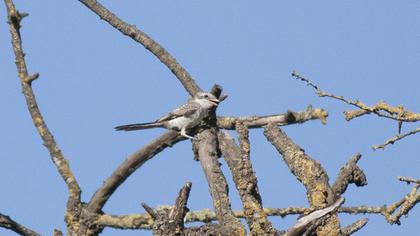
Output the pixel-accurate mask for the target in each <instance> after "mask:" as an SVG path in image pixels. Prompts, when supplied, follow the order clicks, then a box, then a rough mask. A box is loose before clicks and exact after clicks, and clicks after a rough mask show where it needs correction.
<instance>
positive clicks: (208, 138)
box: [193, 128, 245, 235]
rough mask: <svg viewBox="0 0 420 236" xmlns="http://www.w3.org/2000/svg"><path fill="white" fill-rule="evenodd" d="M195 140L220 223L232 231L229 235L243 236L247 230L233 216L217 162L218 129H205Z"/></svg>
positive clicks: (226, 189)
mask: <svg viewBox="0 0 420 236" xmlns="http://www.w3.org/2000/svg"><path fill="white" fill-rule="evenodd" d="M194 139H195V140H193V150H194V153H195V156H196V159H198V160H199V161H200V164H201V167H202V168H203V171H204V173H205V175H206V178H207V183H208V185H209V191H210V194H211V196H212V199H213V206H214V209H215V212H216V217H217V219H218V221H219V222H220V224H221V225H222V226H224V227H226V230H227V232H229V231H230V233H229V234H232V235H243V234H244V233H245V229H244V228H243V226H242V225H241V224H240V222H239V221H238V220H237V219H236V218H235V217H234V216H233V212H232V209H231V205H230V201H229V196H228V194H229V188H228V184H227V182H226V178H225V176H224V175H223V172H222V170H221V168H220V163H219V161H218V160H217V158H218V149H217V146H218V144H217V142H218V141H217V130H216V128H208V129H205V130H203V131H201V132H199V133H198V134H196V135H195V136H194Z"/></svg>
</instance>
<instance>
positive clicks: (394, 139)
mask: <svg viewBox="0 0 420 236" xmlns="http://www.w3.org/2000/svg"><path fill="white" fill-rule="evenodd" d="M418 132H420V128H417V129H414V130H412V131H410V132H408V133H405V134H399V135H397V136H395V137H393V138H390V139H388V140H387V141H385V142H384V143H383V144H379V145H375V146H373V147H372V148H373V150H377V149H385V147H386V146H387V145H389V144H394V143H395V142H397V141H399V140H401V139H403V138H405V137H407V136H410V135H413V134H416V133H418Z"/></svg>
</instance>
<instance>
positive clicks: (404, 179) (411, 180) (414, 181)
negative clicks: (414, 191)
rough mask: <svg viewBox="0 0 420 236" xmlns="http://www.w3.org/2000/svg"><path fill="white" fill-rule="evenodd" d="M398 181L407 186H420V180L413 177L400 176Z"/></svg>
mask: <svg viewBox="0 0 420 236" xmlns="http://www.w3.org/2000/svg"><path fill="white" fill-rule="evenodd" d="M397 179H398V180H399V181H402V182H406V183H407V184H420V179H415V178H412V177H403V176H398V177H397Z"/></svg>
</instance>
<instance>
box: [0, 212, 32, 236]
mask: <svg viewBox="0 0 420 236" xmlns="http://www.w3.org/2000/svg"><path fill="white" fill-rule="evenodd" d="M0 227H1V228H6V229H10V230H12V231H14V232H15V233H17V234H19V235H24V236H40V234H38V233H37V232H35V231H33V230H31V229H29V228H27V227H25V226H23V225H21V224H19V223H17V222H16V221H14V220H12V219H11V218H10V217H9V216H7V215H3V214H1V213H0Z"/></svg>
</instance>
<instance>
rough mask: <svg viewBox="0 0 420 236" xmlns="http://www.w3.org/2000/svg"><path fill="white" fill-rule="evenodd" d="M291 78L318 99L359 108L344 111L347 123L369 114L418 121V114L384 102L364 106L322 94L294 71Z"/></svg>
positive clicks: (335, 96) (341, 97)
mask: <svg viewBox="0 0 420 236" xmlns="http://www.w3.org/2000/svg"><path fill="white" fill-rule="evenodd" d="M292 76H293V77H294V78H295V79H297V80H301V81H303V82H305V83H306V84H307V85H308V86H310V87H312V88H314V89H315V91H316V94H317V95H318V96H320V97H329V98H333V99H336V100H339V101H342V102H344V103H347V104H349V105H353V106H355V107H357V108H359V109H360V110H355V111H345V112H344V115H345V117H346V120H347V121H349V120H351V119H354V118H356V117H359V116H362V115H365V114H369V113H374V114H376V115H377V116H380V117H385V118H388V119H392V120H396V121H403V122H416V121H420V113H414V112H411V111H407V110H405V109H404V107H402V106H397V107H393V106H390V105H388V104H386V103H385V102H379V103H378V104H376V105H374V106H368V105H366V104H364V103H362V102H360V101H358V100H356V101H352V100H349V99H346V98H345V97H343V96H337V95H334V94H331V93H327V92H324V91H322V90H321V89H320V87H319V86H317V85H315V84H314V83H312V82H311V81H310V80H308V79H307V78H305V77H303V76H301V75H300V74H299V73H298V72H296V71H293V72H292Z"/></svg>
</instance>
